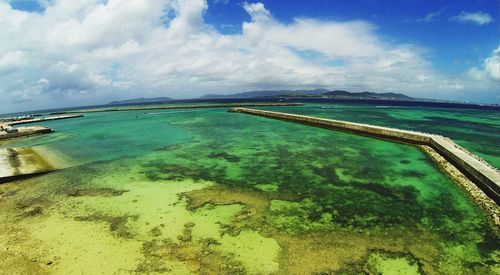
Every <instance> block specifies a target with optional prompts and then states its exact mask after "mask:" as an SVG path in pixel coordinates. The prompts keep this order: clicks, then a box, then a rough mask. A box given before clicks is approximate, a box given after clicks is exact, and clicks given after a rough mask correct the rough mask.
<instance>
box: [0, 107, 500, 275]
mask: <svg viewBox="0 0 500 275" xmlns="http://www.w3.org/2000/svg"><path fill="white" fill-rule="evenodd" d="M261 108H262V107H261ZM262 109H268V110H275V111H283V112H291V113H297V114H307V115H314V116H319V117H327V118H334V119H341V120H349V121H354V122H362V123H371V124H376V125H383V126H389V127H395V128H402V129H412V130H419V131H425V132H429V133H437V134H442V135H446V136H448V137H450V138H452V139H453V140H454V141H456V142H457V143H459V144H460V145H462V146H463V147H465V148H467V149H468V150H470V151H471V152H473V153H475V154H477V155H479V156H480V157H482V158H484V159H485V160H487V161H488V162H489V163H490V164H492V165H493V166H495V167H500V140H499V138H500V120H499V112H498V111H495V110H486V109H453V108H436V107H432V108H429V107H425V108H424V107H418V106H385V105H375V104H360V103H357V104H354V103H333V104H332V103H324V102H323V103H318V102H310V103H307V104H306V106H301V107H267V108H262ZM226 111H227V109H224V108H222V109H195V110H193V109H191V110H166V111H162V110H154V111H130V112H107V113H88V114H85V117H84V118H78V119H68V120H59V121H51V122H45V123H44V125H45V126H48V127H51V128H54V129H56V132H55V133H53V134H50V135H45V136H40V137H34V138H27V139H23V140H19V141H16V142H11V143H8V144H4V145H3V146H2V147H19V146H42V147H44V148H45V149H49V150H51V151H53V152H56V153H58V154H59V155H60V156H63V158H64V159H65V160H66V161H68V162H70V163H71V164H72V167H71V168H67V169H64V170H60V171H57V172H54V173H50V174H46V175H42V176H39V177H34V178H30V179H26V180H22V181H18V182H13V183H9V184H4V185H0V228H2V230H0V270H4V271H8V272H10V273H19V272H28V273H30V274H37V273H38V274H44V273H62V274H73V273H78V274H80V273H81V272H82V271H84V273H88V274H94V273H105V274H111V273H137V272H138V273H154V272H159V273H163V272H164V273H172V274H189V273H204V274H205V273H213V274H221V273H225V274H245V273H246V274H273V273H277V274H313V273H317V274H332V273H345V274H352V273H362V272H366V273H372V274H378V273H384V274H391V273H392V274H424V273H425V274H443V273H444V274H498V273H499V272H500V244H499V239H498V236H496V235H495V233H494V231H493V229H491V227H490V225H489V224H488V220H487V218H486V217H485V215H484V214H483V213H482V212H481V211H480V209H479V208H478V207H477V206H475V205H474V204H473V203H472V202H471V200H470V199H469V198H468V197H467V196H466V194H465V193H464V192H463V191H461V190H460V189H459V188H458V187H456V184H455V183H454V182H453V181H451V180H450V179H449V178H448V177H447V176H446V175H445V174H443V173H442V172H441V171H440V170H439V169H438V167H437V166H436V165H435V164H434V163H433V162H432V161H431V160H430V159H429V158H428V157H427V156H426V155H425V154H424V153H423V152H422V151H420V150H419V149H418V148H417V147H414V146H411V145H406V144H399V143H393V142H388V141H384V140H379V139H374V138H369V137H364V136H358V135H353V134H348V133H342V132H336V131H331V130H326V129H321V128H315V127H310V126H305V125H300V124H295V123H289V122H284V121H279V120H272V119H267V118H262V117H256V116H250V115H245V114H237V113H228V112H226Z"/></svg>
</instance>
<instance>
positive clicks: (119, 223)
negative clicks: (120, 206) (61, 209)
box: [74, 214, 138, 238]
mask: <svg viewBox="0 0 500 275" xmlns="http://www.w3.org/2000/svg"><path fill="white" fill-rule="evenodd" d="M137 218H138V216H109V215H102V214H93V215H88V216H77V217H75V218H74V220H75V221H82V222H105V223H108V224H109V230H110V231H111V232H112V233H113V234H115V235H116V236H118V237H122V238H133V237H134V235H133V234H132V232H130V230H129V228H128V227H127V222H128V220H129V219H132V220H137Z"/></svg>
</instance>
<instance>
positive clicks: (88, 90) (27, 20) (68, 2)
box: [0, 0, 492, 113]
mask: <svg viewBox="0 0 500 275" xmlns="http://www.w3.org/2000/svg"><path fill="white" fill-rule="evenodd" d="M44 3H45V10H44V12H43V13H29V12H22V11H18V10H13V9H12V8H11V7H10V5H9V4H8V3H7V2H5V1H2V0H0V14H1V15H2V16H0V30H1V31H2V35H0V71H2V73H0V97H2V98H10V100H8V101H11V102H20V101H22V102H26V101H28V100H31V102H28V103H25V104H24V105H23V103H19V104H17V105H10V104H9V105H7V103H6V101H5V100H2V102H1V103H0V113H1V112H5V111H13V110H15V109H19V108H25V109H33V108H46V107H53V106H55V105H56V106H64V105H66V106H67V105H84V104H95V103H104V102H106V101H108V100H112V99H116V98H132V97H143V96H144V97H147V96H170V97H176V98H187V97H197V96H201V95H203V94H205V93H214V92H216V93H233V92H239V91H246V90H253V89H282V88H288V89H301V88H318V87H324V88H345V89H350V90H356V91H358V90H375V91H401V92H405V93H408V94H410V95H413V96H421V97H425V96H433V97H434V96H436V95H440V96H443V97H444V96H451V95H453V94H454V93H455V92H457V91H464V90H467V89H468V88H475V87H476V83H472V82H471V81H468V80H467V79H465V78H470V74H467V76H463V77H462V76H459V77H450V76H445V75H441V74H439V73H437V72H436V71H434V70H433V69H432V67H431V65H430V63H429V61H427V60H426V58H425V50H424V49H422V48H420V47H418V46H415V45H402V44H395V43H393V42H388V40H387V39H386V38H384V37H381V36H380V35H378V34H377V31H376V26H374V25H373V24H371V23H369V22H366V21H347V22H346V21H344V22H337V21H331V20H328V21H326V20H317V19H310V18H297V19H295V20H294V21H293V22H292V23H288V24H284V23H281V22H279V21H278V20H276V19H275V18H274V17H273V16H272V12H270V11H269V10H267V9H266V8H265V6H264V5H263V4H261V3H254V4H248V3H245V4H244V5H243V8H244V9H245V10H246V11H247V13H248V14H249V15H250V16H251V20H250V21H249V22H244V23H243V24H242V33H239V34H232V35H224V34H221V33H220V32H218V31H217V30H216V29H215V28H214V27H213V26H210V25H208V24H206V23H205V22H204V20H203V14H204V12H205V11H206V10H207V8H208V4H207V2H206V1H204V0H143V1H128V0H108V1H103V0H58V1H46V2H44ZM166 14H168V15H171V16H166ZM311 55H312V56H314V58H311V57H310V56H311ZM329 64H330V65H329ZM485 68H486V66H485ZM485 70H486V69H485ZM485 83H487V84H485V87H486V88H488V87H489V88H491V85H492V84H491V83H490V82H485ZM488 85H490V86H488ZM16 98H17V99H16ZM18 99H19V100H18ZM9 108H10V109H9Z"/></svg>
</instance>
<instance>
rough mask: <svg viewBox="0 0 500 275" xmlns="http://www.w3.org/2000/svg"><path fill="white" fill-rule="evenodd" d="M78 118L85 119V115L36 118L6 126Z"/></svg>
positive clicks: (13, 122)
mask: <svg viewBox="0 0 500 275" xmlns="http://www.w3.org/2000/svg"><path fill="white" fill-rule="evenodd" d="M77 117H83V115H63V116H49V117H42V118H34V119H24V120H17V121H11V122H7V123H6V124H7V125H11V126H12V125H20V124H28V123H35V122H44V121H50V120H61V119H69V118H77Z"/></svg>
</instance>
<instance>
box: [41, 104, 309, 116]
mask: <svg viewBox="0 0 500 275" xmlns="http://www.w3.org/2000/svg"><path fill="white" fill-rule="evenodd" d="M303 105H304V104H302V103H242V104H210V105H177V106H154V107H121V108H104V109H88V110H75V111H64V112H53V113H50V114H51V115H61V114H78V113H101V112H126V111H150V110H173V109H206V108H235V107H283V106H303Z"/></svg>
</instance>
